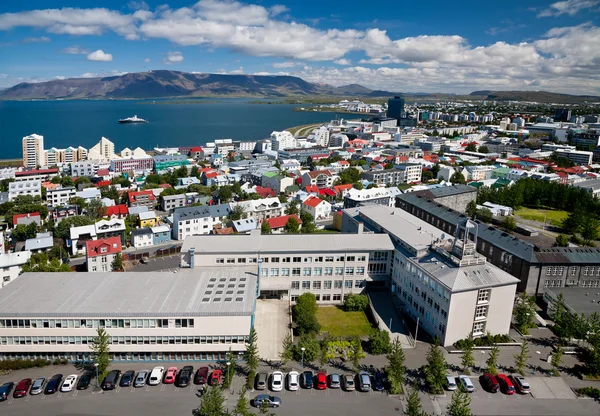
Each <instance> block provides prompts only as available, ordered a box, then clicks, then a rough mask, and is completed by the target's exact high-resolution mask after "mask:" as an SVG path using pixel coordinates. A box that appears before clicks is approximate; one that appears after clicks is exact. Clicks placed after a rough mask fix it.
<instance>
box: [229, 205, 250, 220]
mask: <svg viewBox="0 0 600 416" xmlns="http://www.w3.org/2000/svg"><path fill="white" fill-rule="evenodd" d="M242 218H246V213H245V212H244V208H242V207H241V206H240V205H236V206H235V207H233V209H232V210H231V212H230V213H229V219H230V220H231V221H238V220H241V219H242Z"/></svg>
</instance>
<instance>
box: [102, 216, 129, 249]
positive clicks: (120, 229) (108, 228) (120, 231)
mask: <svg viewBox="0 0 600 416" xmlns="http://www.w3.org/2000/svg"><path fill="white" fill-rule="evenodd" d="M95 226H96V234H97V235H98V238H108V237H119V239H120V240H121V244H125V232H126V227H125V220H123V219H118V218H114V219H110V220H100V221H98V222H97V223H96V224H95Z"/></svg>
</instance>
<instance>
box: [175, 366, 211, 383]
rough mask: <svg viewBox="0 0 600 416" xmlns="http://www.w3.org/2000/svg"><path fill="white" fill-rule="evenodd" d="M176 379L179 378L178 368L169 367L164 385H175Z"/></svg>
mask: <svg viewBox="0 0 600 416" xmlns="http://www.w3.org/2000/svg"><path fill="white" fill-rule="evenodd" d="M215 371H216V370H215ZM176 377H177V367H169V368H168V369H167V374H165V379H164V381H163V383H165V384H173V383H175V378H176Z"/></svg>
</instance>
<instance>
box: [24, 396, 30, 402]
mask: <svg viewBox="0 0 600 416" xmlns="http://www.w3.org/2000/svg"><path fill="white" fill-rule="evenodd" d="M29 400H31V396H30V395H29V394H28V395H27V397H25V401H26V402H28V401H29Z"/></svg>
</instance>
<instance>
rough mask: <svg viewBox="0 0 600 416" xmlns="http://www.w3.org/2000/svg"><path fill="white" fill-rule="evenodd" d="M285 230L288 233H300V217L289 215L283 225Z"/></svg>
mask: <svg viewBox="0 0 600 416" xmlns="http://www.w3.org/2000/svg"><path fill="white" fill-rule="evenodd" d="M283 232H284V233H286V234H298V233H299V232H300V223H299V222H298V219H297V218H296V217H289V218H288V220H287V222H286V223H285V226H284V227H283Z"/></svg>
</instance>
